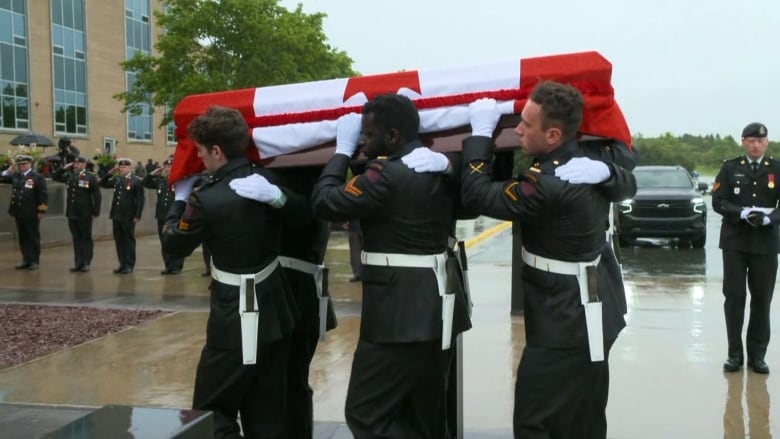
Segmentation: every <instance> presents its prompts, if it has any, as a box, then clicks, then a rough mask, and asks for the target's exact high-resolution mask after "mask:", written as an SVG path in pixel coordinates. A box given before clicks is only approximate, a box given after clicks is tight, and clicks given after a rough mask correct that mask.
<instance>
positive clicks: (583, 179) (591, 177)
mask: <svg viewBox="0 0 780 439" xmlns="http://www.w3.org/2000/svg"><path fill="white" fill-rule="evenodd" d="M555 176H556V177H558V178H560V179H561V180H563V181H568V182H569V183H573V184H598V183H601V182H604V181H606V180H608V179H609V177H610V176H611V172H610V170H609V166H607V165H606V164H605V163H604V162H600V161H598V160H591V159H589V158H587V157H575V158H573V159H571V160H569V161H568V162H566V164H564V165H561V166H558V167H557V168H555Z"/></svg>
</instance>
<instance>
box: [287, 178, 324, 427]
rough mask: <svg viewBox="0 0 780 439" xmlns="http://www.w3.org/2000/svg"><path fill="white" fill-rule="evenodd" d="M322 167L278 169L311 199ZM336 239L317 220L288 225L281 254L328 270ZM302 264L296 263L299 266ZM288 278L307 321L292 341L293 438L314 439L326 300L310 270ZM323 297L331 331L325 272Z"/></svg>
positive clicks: (290, 419) (289, 186)
mask: <svg viewBox="0 0 780 439" xmlns="http://www.w3.org/2000/svg"><path fill="white" fill-rule="evenodd" d="M321 170H322V169H321V168H314V167H310V168H288V169H279V170H275V171H276V174H277V175H278V176H279V177H280V183H281V184H282V185H283V186H284V187H286V188H287V189H290V190H292V191H294V192H295V193H297V194H301V195H305V197H306V198H307V199H308V197H309V196H310V195H311V192H312V189H313V187H314V182H315V181H316V180H317V178H318V177H319V175H320V172H321ZM329 238H330V223H329V222H327V221H324V220H321V219H316V218H314V217H313V215H312V216H311V217H310V221H306V222H304V223H302V224H294V223H291V222H286V223H285V224H284V225H283V227H282V239H281V248H280V255H281V256H283V257H287V258H294V259H295V260H297V261H302V262H303V263H304V264H303V265H304V268H305V267H309V268H314V266H322V264H323V261H324V259H325V252H326V250H327V247H328V239H329ZM299 264H300V263H299V262H295V261H293V264H292V265H294V266H297V265H299ZM284 274H285V277H286V278H287V281H288V283H289V285H290V289H291V290H292V292H293V295H294V296H295V302H296V303H297V305H298V309H299V310H300V315H301V319H300V321H299V322H298V325H296V327H295V330H294V331H293V333H292V337H291V346H290V364H289V368H288V372H287V405H288V410H287V415H286V424H287V434H288V437H290V438H301V439H305V438H309V439H311V438H312V437H313V423H314V411H313V400H312V398H313V391H312V388H311V386H310V385H309V366H310V365H311V361H312V358H313V357H314V351H315V350H316V349H317V343H318V341H319V337H320V319H321V318H322V317H323V316H320V299H319V297H318V287H317V285H316V283H315V277H314V276H313V275H312V274H311V273H309V272H306V271H302V270H300V269H296V268H293V267H290V266H284ZM322 276H323V282H322V283H321V284H320V285H321V286H320V288H321V293H320V296H324V297H326V300H327V314H326V316H324V317H325V319H326V321H325V328H324V329H325V330H331V329H333V328H335V327H336V315H335V313H334V310H333V302H332V301H330V300H328V299H327V298H328V297H329V294H328V291H327V286H328V284H327V271H323V273H322Z"/></svg>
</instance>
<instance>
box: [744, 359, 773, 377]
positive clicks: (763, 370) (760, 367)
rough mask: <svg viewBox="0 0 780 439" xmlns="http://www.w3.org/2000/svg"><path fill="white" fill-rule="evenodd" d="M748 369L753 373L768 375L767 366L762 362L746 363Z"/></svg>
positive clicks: (752, 361)
mask: <svg viewBox="0 0 780 439" xmlns="http://www.w3.org/2000/svg"><path fill="white" fill-rule="evenodd" d="M748 367H750V368H751V369H753V372H755V373H760V374H768V373H769V366H767V364H766V362H765V361H764V360H751V361H748Z"/></svg>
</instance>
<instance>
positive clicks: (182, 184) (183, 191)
mask: <svg viewBox="0 0 780 439" xmlns="http://www.w3.org/2000/svg"><path fill="white" fill-rule="evenodd" d="M196 181H198V176H197V175H193V176H192V177H187V178H183V179H181V180H179V181H177V182H176V183H174V184H173V191H174V195H173V199H174V200H176V201H184V202H185V203H186V202H187V199H188V198H189V197H190V194H191V193H192V186H193V185H194V184H195V182H196Z"/></svg>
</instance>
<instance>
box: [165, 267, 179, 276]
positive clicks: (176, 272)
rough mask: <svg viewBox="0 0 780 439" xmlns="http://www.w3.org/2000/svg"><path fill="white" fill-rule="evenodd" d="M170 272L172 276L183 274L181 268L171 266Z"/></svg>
mask: <svg viewBox="0 0 780 439" xmlns="http://www.w3.org/2000/svg"><path fill="white" fill-rule="evenodd" d="M168 274H170V275H171V276H175V275H177V274H181V270H179V269H176V268H171V269H170V270H168Z"/></svg>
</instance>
